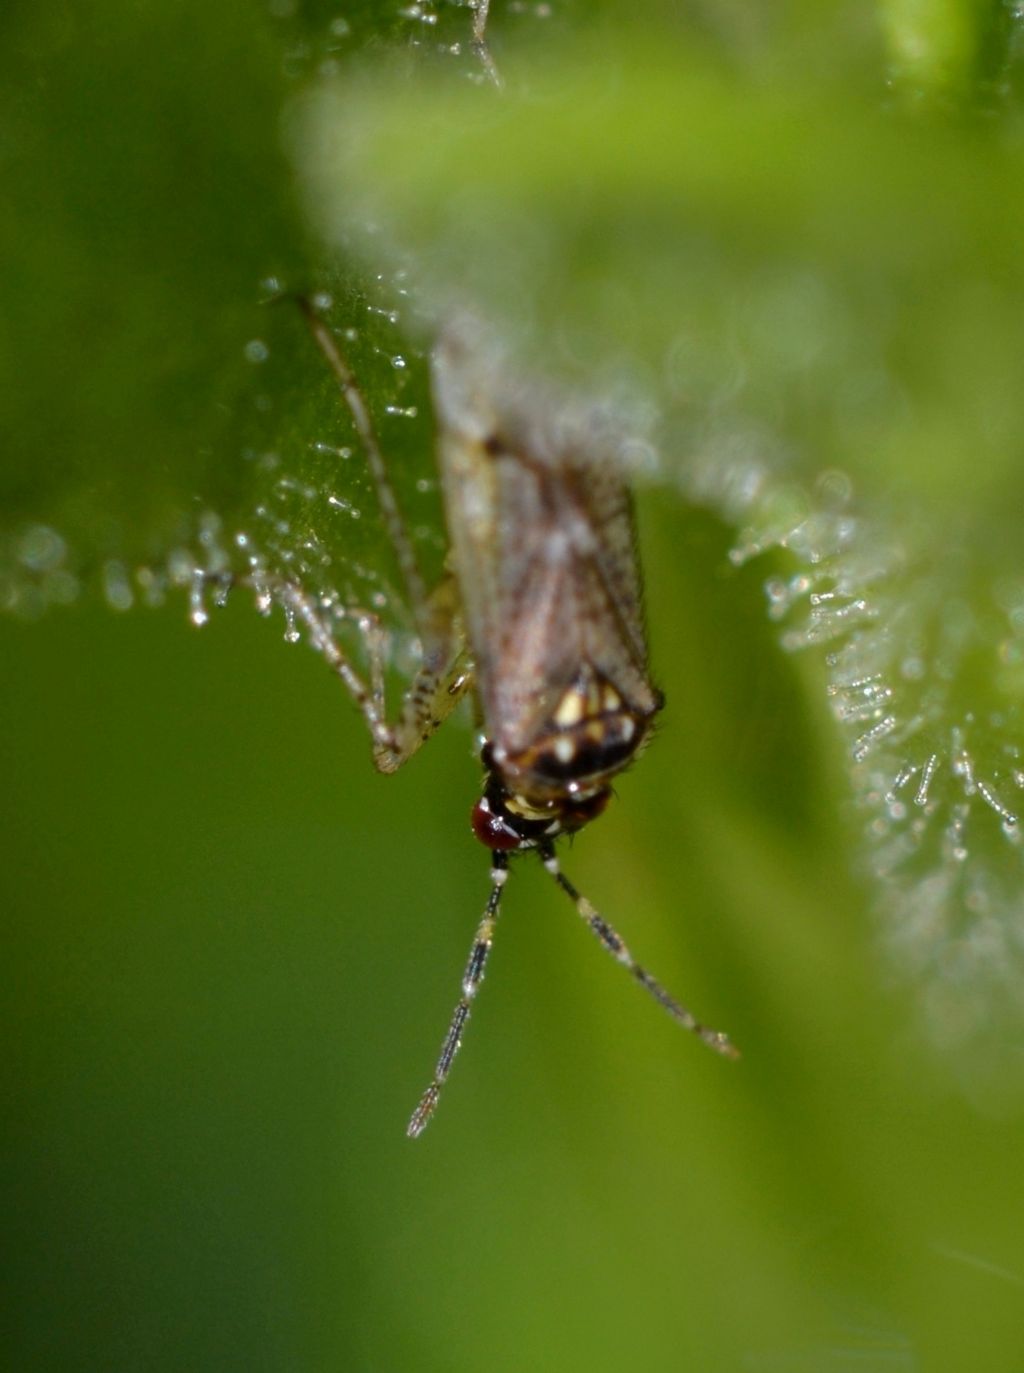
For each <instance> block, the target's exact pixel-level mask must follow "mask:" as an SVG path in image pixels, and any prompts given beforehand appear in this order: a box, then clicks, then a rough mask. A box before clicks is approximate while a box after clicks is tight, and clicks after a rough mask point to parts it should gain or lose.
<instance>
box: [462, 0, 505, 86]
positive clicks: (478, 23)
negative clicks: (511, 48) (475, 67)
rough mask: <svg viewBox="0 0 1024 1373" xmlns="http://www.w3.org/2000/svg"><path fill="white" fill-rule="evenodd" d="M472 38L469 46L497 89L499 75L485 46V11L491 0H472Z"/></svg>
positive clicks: (499, 82) (488, 49)
mask: <svg viewBox="0 0 1024 1373" xmlns="http://www.w3.org/2000/svg"><path fill="white" fill-rule="evenodd" d="M471 7H472V10H473V38H472V41H471V43H470V46H471V47H472V49H473V52H474V53H475V55H476V59H477V61H478V62H479V63H480V65H481V66H482V67H483V69H484V72H485V73H486V75H487V77H488V79H489V80H490V81H492V82H493V83H494V85H495V86H497V87H498V88H499V89H500V88H501V84H502V82H501V75H500V73H499V72H498V68H497V67H496V66H495V64H494V58H493V57H492V56H491V50H490V48H489V47H488V46H487V37H486V34H487V12H488V10H489V9H490V8H491V0H473V3H472V6H471Z"/></svg>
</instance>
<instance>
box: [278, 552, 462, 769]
mask: <svg viewBox="0 0 1024 1373" xmlns="http://www.w3.org/2000/svg"><path fill="white" fill-rule="evenodd" d="M261 585H262V586H263V587H264V588H265V589H266V590H267V591H268V592H269V594H270V595H271V596H272V597H273V599H274V600H276V601H278V602H279V603H280V604H281V605H283V606H284V607H285V608H286V610H288V611H289V612H290V613H291V614H292V616H293V617H294V618H295V620H296V621H297V622H299V623H301V624H303V625H304V626H305V628H306V631H307V634H308V637H309V642H310V643H311V644H312V646H313V647H314V648H315V649H316V650H317V651H318V652H319V653H321V654H322V655H323V657H324V658H325V659H326V660H327V662H328V664H329V665H330V666H331V668H333V670H334V671H335V672H336V673H337V675H338V676H339V677H340V678H341V680H342V683H343V684H344V686H345V688H346V690H347V691H348V693H349V695H350V696H351V697H352V699H353V701H354V702H355V704H356V706H357V707H358V708H359V711H360V712H361V714H362V716H363V719H364V720H365V721H366V726H367V728H368V729H369V731H370V737H371V740H372V743H373V761H374V764H375V766H376V767H377V769H378V771H380V772H396V771H397V770H398V769H399V768H400V767H401V766H402V764H403V763H404V762H406V761H407V760H408V759H409V758H411V757H412V755H413V754H414V753H415V752H416V750H417V749H418V748H419V747H420V746H421V745H422V744H423V743H424V741H425V740H426V739H429V737H430V735H431V734H432V733H433V732H434V730H435V729H437V727H438V726H439V725H440V724H442V723H443V722H444V720H445V719H446V718H447V716H448V715H450V714H451V712H452V710H454V708H455V706H456V705H457V704H458V702H459V700H460V698H461V697H462V696H463V695H464V694H465V692H466V691H467V689H468V688H469V687H470V685H471V684H472V681H473V673H472V668H471V665H470V664H469V661H468V657H467V654H466V649H465V645H464V642H463V638H462V631H461V627H460V625H459V622H458V618H457V616H456V615H455V612H454V606H455V600H454V590H453V589H452V588H450V587H449V584H448V582H447V581H446V582H442V584H441V586H440V587H438V589H437V591H436V592H435V593H434V595H433V596H431V597H430V598H429V599H428V606H429V607H430V610H429V616H430V623H429V626H427V627H426V628H425V630H424V642H423V661H422V663H421V665H420V667H419V669H418V671H417V673H416V676H415V677H414V678H413V681H412V684H411V686H410V687H409V689H408V691H407V692H406V693H405V696H404V697H403V701H402V709H401V712H400V715H399V718H398V721H397V722H396V723H395V724H390V723H389V722H388V720H387V719H386V717H385V710H384V672H383V647H382V634H381V630H380V624H379V622H378V621H377V619H376V617H375V616H373V615H371V614H369V613H364V614H362V615H360V616H359V617H358V619H357V625H358V627H359V632H360V633H361V634H362V636H363V640H364V642H365V643H366V646H367V652H368V654H369V657H370V684H369V685H367V683H366V682H365V681H364V680H363V678H362V677H361V676H360V674H359V673H358V672H357V671H356V670H355V668H354V667H353V666H352V664H351V662H350V661H349V658H348V655H347V654H346V653H345V651H344V649H343V648H342V647H341V645H340V644H339V643H338V641H337V639H336V638H335V636H334V634H333V632H332V629H331V626H330V624H329V623H328V621H327V619H326V618H325V615H324V613H323V611H322V610H321V608H320V607H319V606H318V605H317V603H316V601H315V599H314V598H312V597H311V596H309V595H308V593H307V592H305V591H304V590H303V589H302V588H301V587H299V586H297V585H295V583H294V582H289V581H286V580H284V579H272V578H266V577H265V578H263V579H262V581H261ZM428 636H429V637H428Z"/></svg>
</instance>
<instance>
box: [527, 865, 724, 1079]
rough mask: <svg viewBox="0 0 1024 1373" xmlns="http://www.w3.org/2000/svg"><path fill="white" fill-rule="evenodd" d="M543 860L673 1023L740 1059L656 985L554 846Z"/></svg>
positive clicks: (718, 1032)
mask: <svg viewBox="0 0 1024 1373" xmlns="http://www.w3.org/2000/svg"><path fill="white" fill-rule="evenodd" d="M539 852H540V856H541V861H542V862H543V864H544V867H545V868H546V869H547V871H548V872H549V873H550V874H551V876H552V877H553V878H554V879H555V881H556V882H557V883H558V885H559V886H560V887H561V888H562V890H563V891H564V892H565V894H566V896H568V897H569V899H570V900H571V901H572V902H573V904H574V905H575V907H576V911H577V913H578V914H579V915H580V916H581V917H582V919H583V920H585V921H586V923H587V925H588V926H589V927H590V930H591V932H592V933H593V934H594V935H596V936H597V938H598V939H599V940H600V942H601V944H602V945H603V946H604V947H605V948H606V949H607V950H608V952H609V953H610V954H611V956H612V957H613V958H614V959H615V960H616V962H617V963H621V964H622V966H623V967H624V968H625V969H626V970H627V971H628V972H629V973H631V974H632V976H633V977H634V978H635V979H636V981H637V982H639V983H640V985H641V987H643V988H644V990H645V991H646V992H649V993H650V995H651V996H653V997H654V999H655V1001H657V1003H658V1005H659V1006H662V1007H663V1008H664V1009H665V1010H666V1011H668V1013H669V1015H670V1016H671V1017H672V1019H673V1020H676V1021H678V1023H679V1024H680V1025H682V1027H683V1029H684V1030H690V1031H692V1032H693V1034H695V1035H696V1036H697V1037H698V1038H699V1039H702V1040H703V1041H704V1043H705V1044H706V1045H707V1046H708V1048H710V1049H714V1050H715V1052H716V1053H719V1054H723V1055H724V1056H725V1057H726V1058H739V1056H740V1054H739V1050H738V1049H737V1048H736V1046H735V1045H734V1044H733V1043H732V1041H731V1040H730V1039H729V1036H728V1035H726V1034H723V1033H722V1031H721V1030H712V1029H710V1028H709V1027H708V1026H707V1025H702V1024H701V1023H700V1021H699V1020H698V1019H697V1018H696V1016H694V1015H693V1014H692V1013H691V1012H690V1011H688V1010H687V1009H686V1007H685V1006H681V1005H680V1004H679V1002H678V1001H676V1000H675V998H674V997H672V996H670V995H669V993H668V992H667V991H666V990H665V988H664V987H663V986H662V985H661V983H660V982H656V981H655V980H654V978H653V977H652V976H651V975H650V973H649V972H647V970H646V969H645V968H642V967H641V966H640V964H639V963H638V962H637V961H636V959H635V958H634V957H633V955H632V954H631V953H630V952H629V950H628V949H627V948H626V945H625V942H624V941H623V939H622V938H621V937H620V935H619V934H618V933H617V932H616V931H615V930H613V929H612V927H611V925H609V924H608V922H607V921H606V920H605V919H604V918H603V916H601V915H600V914H599V913H598V912H597V911H596V910H595V909H594V907H593V906H592V905H591V904H590V902H589V901H588V900H587V898H586V897H585V896H581V895H580V893H579V892H578V891H577V890H576V888H575V887H574V886H573V884H572V883H571V882H570V881H569V879H568V878H567V877H566V876H565V874H564V873H563V872H562V869H561V868H560V866H559V863H558V859H557V858H556V857H555V851H554V849H553V848H552V847H551V845H546V846H545V847H543V848H541V849H540V850H539Z"/></svg>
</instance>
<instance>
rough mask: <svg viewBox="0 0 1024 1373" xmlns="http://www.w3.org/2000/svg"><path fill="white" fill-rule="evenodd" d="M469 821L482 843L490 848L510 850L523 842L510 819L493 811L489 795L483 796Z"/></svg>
mask: <svg viewBox="0 0 1024 1373" xmlns="http://www.w3.org/2000/svg"><path fill="white" fill-rule="evenodd" d="M469 823H470V824H471V825H472V827H473V833H474V834H475V835H476V837H477V838H478V839H479V840H480V842H481V844H483V845H485V847H487V848H489V849H500V850H502V851H504V852H508V851H509V850H510V849H517V848H519V846H520V845H521V844H522V842H523V839H522V836H521V835H519V834H517V833H516V831H515V830H514V829H513V828H512V826H511V825H510V824H509V823H508V821H507V820H506V819H505V818H504V817H503V816H501V815H498V814H497V813H496V812H495V811H493V810H492V809H491V807H490V804H489V803H488V800H487V797H486V796H482V797H481V798H480V800H479V801H478V802H477V803H476V805H475V806H474V807H473V813H472V815H471V816H470V821H469Z"/></svg>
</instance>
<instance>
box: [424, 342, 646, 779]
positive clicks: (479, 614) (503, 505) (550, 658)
mask: <svg viewBox="0 0 1024 1373" xmlns="http://www.w3.org/2000/svg"><path fill="white" fill-rule="evenodd" d="M434 391H435V404H436V406H437V410H438V417H439V420H440V430H441V469H442V477H443V483H444V493H445V505H446V509H447V514H448V523H449V533H450V537H451V544H452V552H453V557H454V561H455V570H456V574H457V576H458V580H459V583H460V587H461V591H462V601H463V611H464V615H465V620H466V629H467V634H468V638H469V642H470V644H471V647H472V650H473V656H474V660H475V664H476V674H477V685H478V689H479V692H480V698H481V704H482V708H483V713H484V719H485V724H486V726H487V729H488V733H489V736H490V738H491V739H492V742H494V743H495V744H496V745H498V746H500V747H502V748H504V749H506V750H507V751H508V752H509V753H517V752H520V751H522V750H523V749H526V748H527V747H529V746H530V745H531V743H533V742H534V741H535V740H536V739H537V738H538V737H539V736H540V735H541V734H542V733H544V732H545V731H546V730H548V729H550V726H551V719H552V714H553V712H554V711H555V710H556V709H557V708H558V705H559V702H560V701H562V700H563V698H564V697H565V694H566V692H567V690H568V689H569V688H570V687H571V686H572V685H573V684H574V683H575V682H577V681H578V680H579V679H580V674H581V671H584V670H589V671H590V672H591V673H592V675H593V676H594V678H595V680H597V681H603V682H605V683H607V684H609V685H610V686H611V687H613V688H614V690H615V692H616V693H617V694H618V696H619V698H620V699H621V701H622V704H623V705H624V706H625V707H626V708H628V709H629V710H631V711H632V712H634V713H635V714H636V715H637V716H640V717H646V716H649V715H652V714H653V713H654V712H655V710H657V708H658V704H659V700H658V697H657V694H656V692H655V691H654V689H653V688H652V686H651V685H650V683H649V681H648V679H647V652H646V643H645V637H644V631H643V616H642V606H641V584H640V575H639V569H638V565H637V559H636V553H635V547H634V534H633V519H632V509H631V503H630V499H629V493H628V491H627V489H626V487H625V484H624V482H623V480H622V477H621V475H620V471H619V466H618V459H617V457H616V455H615V454H614V452H611V453H609V452H602V445H601V443H600V442H599V436H597V435H595V434H593V433H588V432H587V429H586V427H585V426H584V425H583V424H582V423H581V421H580V420H579V419H578V418H568V419H566V420H565V421H564V422H563V423H559V422H558V421H557V420H555V419H552V417H551V415H550V413H549V410H548V407H545V406H544V405H538V403H537V397H536V396H530V395H527V394H526V393H522V394H518V395H517V394H515V393H512V392H510V391H509V390H508V388H507V387H506V388H505V389H504V390H503V389H502V388H501V386H500V385H495V377H494V375H493V367H492V369H491V370H490V371H488V370H487V364H486V362H481V361H480V360H479V355H477V356H474V355H473V354H472V352H471V350H470V349H469V348H468V347H467V346H466V343H465V340H464V339H463V338H462V337H460V336H459V335H458V334H448V335H446V336H445V337H444V338H443V339H442V341H441V343H440V345H439V347H438V350H437V353H436V355H435V364H434Z"/></svg>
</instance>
